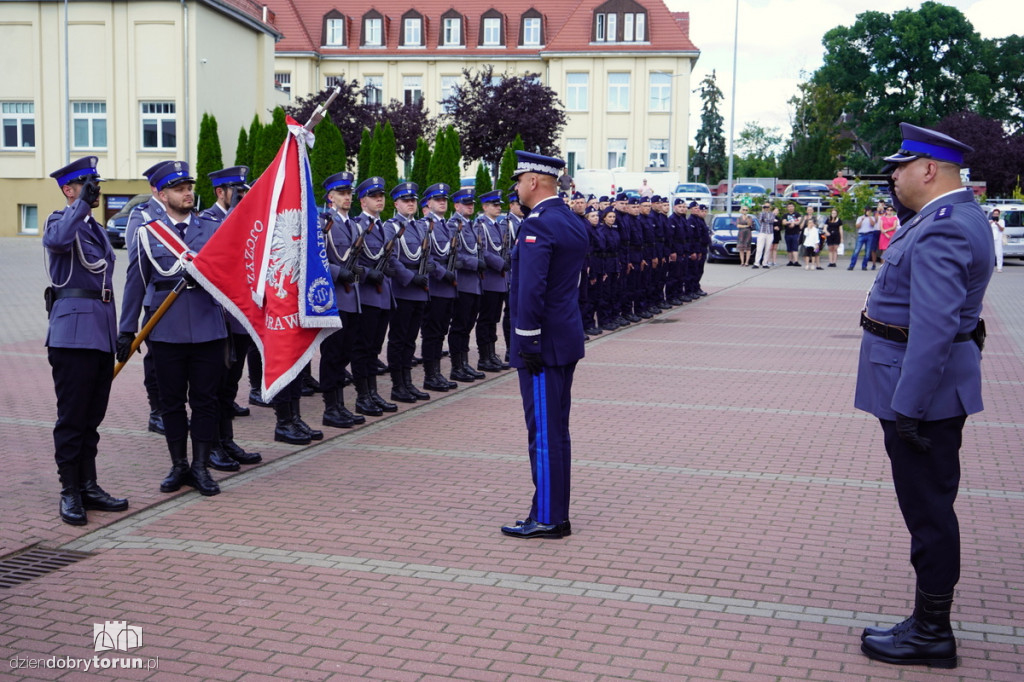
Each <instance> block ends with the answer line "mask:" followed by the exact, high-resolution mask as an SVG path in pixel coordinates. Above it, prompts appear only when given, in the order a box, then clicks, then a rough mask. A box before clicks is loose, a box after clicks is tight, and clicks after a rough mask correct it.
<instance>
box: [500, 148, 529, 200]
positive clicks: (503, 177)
mask: <svg viewBox="0 0 1024 682" xmlns="http://www.w3.org/2000/svg"><path fill="white" fill-rule="evenodd" d="M524 149H525V147H524V145H523V138H522V137H520V136H519V135H516V137H515V139H514V140H513V141H512V144H510V145H509V146H507V147H505V152H504V153H503V154H502V155H501V164H500V165H499V166H498V168H499V170H498V189H500V190H501V191H502V192H508V190H509V188H510V187H511V186H512V173H513V172H515V170H516V165H517V163H516V151H517V150H518V151H523V150H524Z"/></svg>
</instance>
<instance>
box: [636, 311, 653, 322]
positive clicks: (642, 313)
mask: <svg viewBox="0 0 1024 682" xmlns="http://www.w3.org/2000/svg"><path fill="white" fill-rule="evenodd" d="M636 316H637V317H640V318H642V319H645V320H649V319H651V318H652V317H654V315H651V313H650V312H649V311H647V310H641V311H640V312H639V313H637V314H636Z"/></svg>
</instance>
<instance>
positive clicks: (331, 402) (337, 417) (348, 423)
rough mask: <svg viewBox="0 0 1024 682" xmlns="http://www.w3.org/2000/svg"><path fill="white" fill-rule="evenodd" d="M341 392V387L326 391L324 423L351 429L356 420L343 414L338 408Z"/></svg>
mask: <svg viewBox="0 0 1024 682" xmlns="http://www.w3.org/2000/svg"><path fill="white" fill-rule="evenodd" d="M340 393H341V389H340V388H337V389H331V390H327V391H324V418H323V425H324V426H333V427H334V428H336V429H350V428H352V426H353V425H354V424H355V422H354V421H353V420H352V419H351V418H349V417H346V416H345V415H343V414H342V413H341V410H340V409H339V408H338V403H339V402H340V399H339V394H340Z"/></svg>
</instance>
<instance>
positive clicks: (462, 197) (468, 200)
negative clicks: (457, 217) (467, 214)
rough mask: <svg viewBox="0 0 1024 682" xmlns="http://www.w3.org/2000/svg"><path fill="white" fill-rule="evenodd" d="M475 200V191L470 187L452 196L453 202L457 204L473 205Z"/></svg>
mask: <svg viewBox="0 0 1024 682" xmlns="http://www.w3.org/2000/svg"><path fill="white" fill-rule="evenodd" d="M474 200H475V198H474V195H473V190H472V189H470V188H468V187H463V188H462V189H460V190H459V191H457V192H455V193H454V194H452V201H454V202H455V203H457V204H472V203H473V201H474Z"/></svg>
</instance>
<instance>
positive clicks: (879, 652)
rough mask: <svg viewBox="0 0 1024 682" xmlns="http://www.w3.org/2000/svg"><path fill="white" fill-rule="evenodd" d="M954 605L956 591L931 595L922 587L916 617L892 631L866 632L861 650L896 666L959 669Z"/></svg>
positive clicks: (915, 610)
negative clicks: (951, 617)
mask: <svg viewBox="0 0 1024 682" xmlns="http://www.w3.org/2000/svg"><path fill="white" fill-rule="evenodd" d="M952 606H953V593H952V592H950V593H949V594H927V593H925V592H922V591H921V588H918V589H917V595H916V599H915V605H914V615H912V616H911V617H910V618H908V619H907V620H905V621H903V622H902V623H900V624H899V625H895V626H893V627H892V628H890V629H888V630H882V629H880V628H868V629H866V630H865V632H864V635H862V640H863V641H862V642H861V645H860V650H861V651H863V652H864V654H865V655H866V656H867V657H868V658H871V659H874V660H876V661H883V662H885V663H893V664H895V665H927V666H928V667H930V668H955V667H956V665H957V656H956V637H954V636H953V628H952V627H951V626H950V624H949V612H950V609H951V608H952ZM869 631H870V632H877V633H880V634H870V633H869Z"/></svg>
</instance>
